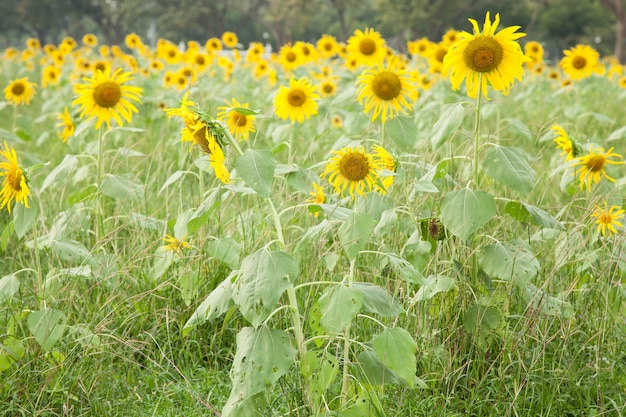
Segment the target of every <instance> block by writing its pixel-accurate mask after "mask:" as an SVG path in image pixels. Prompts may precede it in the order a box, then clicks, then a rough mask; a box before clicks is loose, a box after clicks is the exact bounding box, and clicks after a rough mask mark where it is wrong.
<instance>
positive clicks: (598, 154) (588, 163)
mask: <svg viewBox="0 0 626 417" xmlns="http://www.w3.org/2000/svg"><path fill="white" fill-rule="evenodd" d="M613 149H615V148H611V149H609V150H608V151H607V152H605V151H604V148H594V147H593V145H589V153H588V154H587V155H582V156H579V157H577V158H574V159H573V160H572V166H580V167H579V168H578V169H577V170H576V172H575V173H574V174H575V175H578V176H579V179H580V189H581V190H582V189H583V187H584V186H585V184H587V191H589V190H590V189H591V183H592V182H593V183H594V184H598V183H599V182H600V180H601V179H602V177H604V178H606V179H607V180H609V181H611V182H615V179H614V178H611V177H610V176H609V175H608V174H607V173H606V171H605V168H606V166H607V165H620V164H623V163H624V161H619V160H617V161H616V160H611V159H610V158H619V159H622V155H620V154H617V153H614V152H613Z"/></svg>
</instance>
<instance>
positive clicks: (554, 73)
mask: <svg viewBox="0 0 626 417" xmlns="http://www.w3.org/2000/svg"><path fill="white" fill-rule="evenodd" d="M547 77H548V79H549V80H553V81H559V80H560V79H561V73H560V72H559V70H557V69H551V70H550V71H548V75H547Z"/></svg>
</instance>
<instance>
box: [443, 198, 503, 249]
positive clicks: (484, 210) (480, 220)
mask: <svg viewBox="0 0 626 417" xmlns="http://www.w3.org/2000/svg"><path fill="white" fill-rule="evenodd" d="M495 213H496V203H495V200H494V198H493V196H492V195H491V194H489V193H486V192H484V191H475V190H471V189H469V188H464V189H462V190H458V191H451V192H449V193H446V194H445V195H444V196H443V198H442V199H441V216H440V219H441V222H442V223H443V225H444V226H445V228H446V229H447V230H448V231H449V232H450V233H452V234H453V235H455V236H457V237H459V238H461V239H462V240H467V239H468V238H469V237H470V236H471V235H472V233H474V232H475V231H477V230H478V229H480V228H481V227H483V226H484V225H485V224H487V222H489V220H491V218H492V217H493V216H494V215H495Z"/></svg>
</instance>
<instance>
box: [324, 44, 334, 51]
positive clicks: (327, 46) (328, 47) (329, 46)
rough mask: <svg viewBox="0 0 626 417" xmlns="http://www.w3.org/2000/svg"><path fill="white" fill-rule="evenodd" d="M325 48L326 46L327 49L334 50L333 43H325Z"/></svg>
mask: <svg viewBox="0 0 626 417" xmlns="http://www.w3.org/2000/svg"><path fill="white" fill-rule="evenodd" d="M323 48H324V50H325V51H332V50H333V45H332V44H330V43H325V44H324V45H323Z"/></svg>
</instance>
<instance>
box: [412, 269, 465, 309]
mask: <svg viewBox="0 0 626 417" xmlns="http://www.w3.org/2000/svg"><path fill="white" fill-rule="evenodd" d="M454 288H456V280H455V279H454V278H451V277H449V276H447V275H431V276H429V277H428V278H426V281H425V282H424V285H422V286H421V287H420V289H419V290H417V292H416V293H415V296H414V297H413V300H412V303H414V302H418V301H426V300H430V299H431V298H433V297H434V296H435V295H437V294H439V293H440V292H448V291H450V290H453V289H454Z"/></svg>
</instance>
